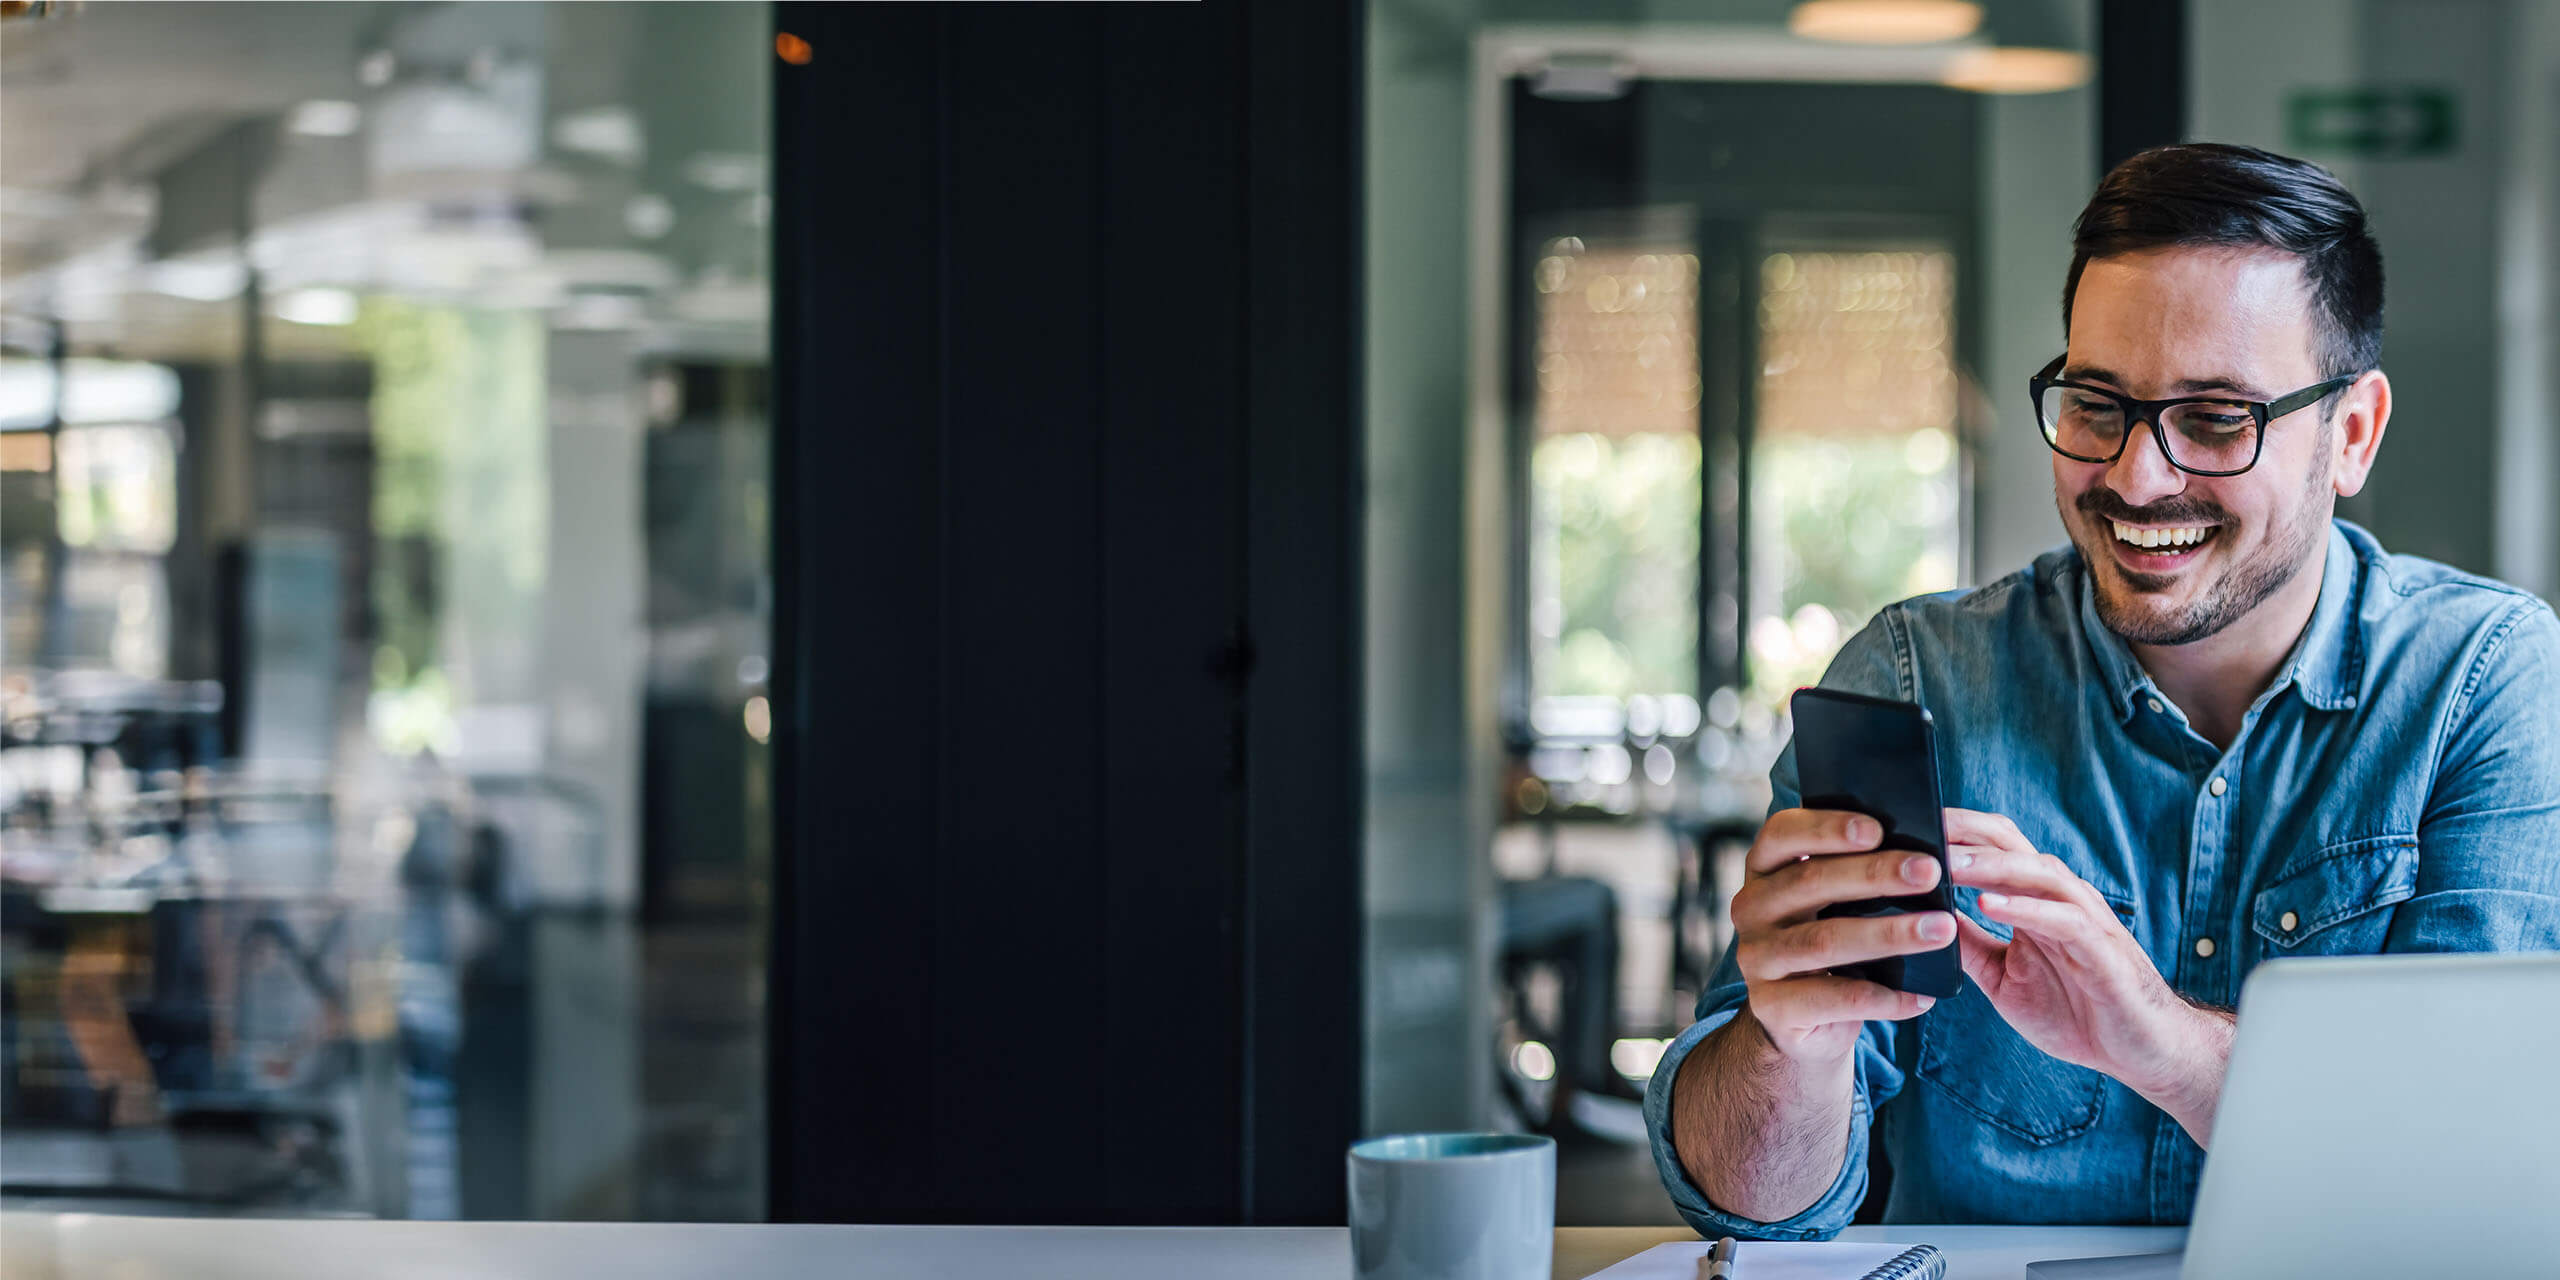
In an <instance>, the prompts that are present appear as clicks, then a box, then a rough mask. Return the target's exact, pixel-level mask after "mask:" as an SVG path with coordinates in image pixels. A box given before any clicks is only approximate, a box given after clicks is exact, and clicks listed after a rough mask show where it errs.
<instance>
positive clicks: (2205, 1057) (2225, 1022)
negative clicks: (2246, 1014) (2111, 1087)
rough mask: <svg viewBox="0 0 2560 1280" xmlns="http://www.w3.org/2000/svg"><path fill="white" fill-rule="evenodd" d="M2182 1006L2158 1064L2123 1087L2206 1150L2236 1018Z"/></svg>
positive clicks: (2210, 1009)
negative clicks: (2167, 1114) (2161, 1112)
mask: <svg viewBox="0 0 2560 1280" xmlns="http://www.w3.org/2000/svg"><path fill="white" fill-rule="evenodd" d="M2180 1003H2181V1005H2182V1006H2183V1008H2182V1010H2181V1012H2182V1014H2183V1016H2182V1017H2180V1018H2179V1019H2178V1021H2177V1022H2176V1024H2175V1025H2176V1027H2177V1031H2176V1033H2175V1034H2174V1035H2173V1036H2171V1037H2170V1038H2169V1042H2168V1043H2169V1048H2168V1051H2167V1052H2166V1053H2165V1055H2164V1056H2163V1058H2162V1060H2161V1061H2160V1062H2159V1063H2157V1064H2154V1066H2153V1067H2152V1068H2151V1069H2150V1070H2148V1071H2146V1072H2144V1073H2143V1078H2142V1079H2139V1080H2133V1079H2128V1080H2126V1081H2125V1083H2126V1084H2128V1085H2130V1086H2132V1087H2133V1090H2134V1092H2136V1093H2139V1094H2141V1095H2142V1096H2143V1098H2144V1099H2145V1100H2147V1101H2149V1102H2150V1103H2151V1105H2153V1106H2155V1107H2158V1108H2160V1109H2161V1110H2162V1111H2166V1112H2168V1113H2169V1116H2170V1118H2171V1119H2173V1120H2176V1121H2177V1122H2178V1124H2179V1125H2180V1126H2181V1127H2183V1128H2184V1129H2186V1131H2187V1136H2188V1137H2191V1138H2193V1139H2195V1140H2196V1145H2197V1146H2205V1145H2207V1144H2208V1143H2209V1142H2210V1141H2211V1139H2212V1137H2213V1114H2214V1110H2215V1108H2216V1107H2218V1106H2219V1105H2221V1102H2222V1077H2223V1075H2224V1074H2225V1072H2227V1071H2228V1070H2229V1069H2230V1066H2231V1037H2232V1034H2233V1033H2234V1032H2235V1031H2236V1030H2238V1028H2239V1016H2238V1015H2237V1014H2234V1013H2233V1012H2232V1011H2231V1010H2229V1009H2223V1008H2217V1007H2215V1006H2212V1005H2201V1004H2190V1003H2186V1002H2184V1001H2181V1002H2180Z"/></svg>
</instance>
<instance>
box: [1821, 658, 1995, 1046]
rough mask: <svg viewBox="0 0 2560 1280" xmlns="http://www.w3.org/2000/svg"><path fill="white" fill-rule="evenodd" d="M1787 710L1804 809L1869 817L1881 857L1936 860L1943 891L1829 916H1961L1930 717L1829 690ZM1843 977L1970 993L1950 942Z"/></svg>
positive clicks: (1852, 905) (1830, 910)
mask: <svg viewBox="0 0 2560 1280" xmlns="http://www.w3.org/2000/svg"><path fill="white" fill-rule="evenodd" d="M1790 705H1791V707H1792V710H1793V714H1794V717H1795V750H1796V781H1797V785H1798V789H1799V790H1800V791H1802V792H1803V794H1804V799H1803V801H1802V804H1803V805H1804V807H1805V808H1808V809H1844V810H1850V811H1854V812H1857V813H1863V814H1865V815H1867V816H1868V817H1871V818H1873V819H1875V820H1876V821H1877V823H1879V824H1880V825H1882V826H1883V827H1884V845H1883V847H1884V848H1887V849H1909V850H1911V851H1913V852H1915V853H1925V854H1928V855H1929V856H1931V857H1933V858H1936V859H1937V860H1938V883H1937V885H1936V886H1935V887H1933V888H1931V889H1930V890H1929V891H1928V892H1926V893H1915V894H1909V895H1905V896H1900V897H1892V898H1869V899H1866V900H1864V901H1861V902H1844V903H1838V904H1836V905H1833V906H1830V907H1826V908H1824V909H1823V911H1822V914H1823V915H1825V916H1880V915H1895V914H1899V913H1902V912H1906V911H1931V910H1936V911H1948V912H1952V911H1954V910H1955V895H1954V891H1953V889H1952V888H1951V887H1950V884H1949V880H1948V875H1947V841H1946V835H1945V832H1944V830H1943V829H1942V826H1941V822H1940V804H1939V799H1938V757H1937V751H1936V748H1935V745H1934V743H1933V741H1932V738H1931V730H1930V722H1929V713H1928V711H1927V710H1926V709H1924V708H1922V707H1921V706H1920V705H1919V704H1917V703H1910V702H1895V701H1892V700H1891V699H1887V698H1870V697H1866V696H1864V695H1862V694H1855V693H1840V692H1838V691H1835V690H1831V689H1800V690H1798V691H1797V692H1796V695H1795V698H1794V700H1793V702H1792V703H1791V704H1790ZM1842 972H1845V973H1847V974H1849V975H1850V976H1852V977H1859V978H1864V979H1866V980H1867V981H1869V982H1874V983H1878V984H1881V985H1883V986H1888V987H1892V988H1893V989H1895V990H1897V991H1910V992H1915V993H1917V994H1920V995H1926V996H1939V997H1945V996H1952V995H1954V994H1956V993H1957V992H1958V991H1960V990H1962V989H1963V984H1964V966H1963V965H1962V964H1960V963H1958V962H1957V959H1956V944H1955V943H1954V942H1952V941H1950V942H1949V943H1947V945H1946V946H1944V947H1942V948H1940V949H1939V950H1936V951H1929V952H1923V953H1921V954H1918V955H1909V956H1895V957H1891V958H1888V959H1884V960H1871V961H1868V962H1866V963H1864V964H1858V965H1851V966H1849V967H1847V968H1846V969H1844V970H1843V971H1842Z"/></svg>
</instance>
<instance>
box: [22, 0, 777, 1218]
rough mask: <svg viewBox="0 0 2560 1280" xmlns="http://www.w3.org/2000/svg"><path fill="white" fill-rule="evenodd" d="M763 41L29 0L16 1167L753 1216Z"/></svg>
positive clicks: (590, 19)
mask: <svg viewBox="0 0 2560 1280" xmlns="http://www.w3.org/2000/svg"><path fill="white" fill-rule="evenodd" d="M769 48H770V33H769V31H768V30H767V15H766V14H765V13H764V12H763V11H762V10H761V9H757V8H754V7H748V6H727V5H716V4H667V5H639V4H627V5H626V4H578V5H571V4H520V5H519V4H487V3H463V4H448V5H431V6H408V5H374V4H309V5H291V6H280V5H225V6H196V5H161V4H142V3H136V4H120V5H90V6H45V7H29V8H28V9H27V10H26V11H25V12H13V13H12V14H11V15H10V17H9V19H8V30H7V32H6V38H5V41H0V57H5V59H6V66H5V71H6V74H5V75H0V114H5V115H6V117H7V118H8V119H9V120H10V121H11V128H10V129H9V130H8V131H7V133H6V134H5V136H0V151H4V152H5V154H0V170H5V173H6V175H7V176H6V188H5V191H0V196H5V199H0V237H5V241H6V255H5V262H4V263H0V725H5V733H4V734H0V833H4V834H5V842H0V946H5V954H4V955H0V1035H5V1044H0V1182H5V1188H4V1189H0V1190H4V1191H5V1196H6V1197H7V1200H8V1202H9V1203H10V1204H11V1205H12V1206H13V1207H15V1206H19V1205H26V1206H31V1207H32V1206H39V1205H40V1206H43V1207H51V1208H65V1207H80V1208H93V1209H103V1210H109V1211H117V1210H140V1211H152V1212H163V1211H168V1210H171V1209H180V1210H186V1211H203V1212H223V1213H252V1214H268V1213H358V1214H373V1215H382V1216H405V1217H419V1218H448V1217H481V1218H633V1217H647V1218H679V1219H690V1220H722V1219H730V1220H752V1219H757V1218H760V1217H762V1216H763V1211H764V1192H763V1186H762V1177H763V1163H764V1157H763V1141H764V1138H763V1124H762V1099H761V1079H762V1066H761V1052H762V1049H761V1045H762V1030H763V1011H762V990H763V980H762V953H763V938H764V927H765V926H764V912H765V894H766V884H767V867H766V845H765V838H764V833H765V831H766V830H767V828H768V826H769V821H768V819H767V816H766V808H765V806H766V804H767V799H766V797H767V790H768V788H767V785H766V781H765V770H766V765H765V750H766V748H765V739H766V738H767V736H768V735H769V733H770V712H769V708H768V707H767V704H766V703H765V701H764V697H763V694H764V679H765V673H766V671H767V669H768V668H767V663H766V654H767V652H768V642H767V631H766V608H767V603H766V601H767V595H768V590H767V585H766V573H767V562H766V554H765V547H766V545H767V537H766V530H765V527H764V523H763V519H764V517H763V513H764V509H765V499H764V491H765V483H766V481H765V472H766V456H767V455H766V446H765V440H766V420H765V396H764V377H765V370H766V350H767V348H766V327H765V313H766V304H765V281H766V233H765V223H766V220H767V218H768V216H769V201H768V199H767V197H766V191H765V178H766V170H767V163H766V146H767V135H768V132H769V129H768V125H767V121H766V111H767V99H768V90H767V87H766V86H767V83H768V82H767V80H766V76H767V75H768V74H769V72H768V67H769V62H768V59H769V58H770V57H771V56H772V55H771V54H770V53H768V52H767V51H768V49H769ZM39 66H41V67H43V68H46V69H47V71H46V74H42V75H38V74H33V69H35V68H37V67H39Z"/></svg>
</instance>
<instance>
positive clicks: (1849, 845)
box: [1744, 809, 1884, 876]
mask: <svg viewBox="0 0 2560 1280" xmlns="http://www.w3.org/2000/svg"><path fill="white" fill-rule="evenodd" d="M1883 840H1884V828H1883V827H1880V826H1878V825H1876V820H1875V819H1873V818H1870V817H1868V816H1866V815H1865V814H1863V813H1846V812H1843V811H1841V810H1838V809H1781V810H1779V811H1778V812H1776V813H1773V814H1770V815H1769V820H1768V821H1767V822H1764V823H1762V824H1761V825H1760V838H1759V839H1756V840H1754V841H1752V842H1751V853H1750V855H1749V856H1748V857H1746V858H1745V859H1744V866H1745V867H1746V868H1747V869H1748V870H1749V872H1750V874H1752V875H1755V876H1756V875H1767V874H1768V873H1770V872H1772V871H1775V870H1777V869H1778V868H1780V867H1783V866H1785V865H1787V864H1788V863H1790V862H1794V861H1795V860H1797V859H1798V858H1804V857H1810V856H1812V855H1814V854H1819V853H1865V852H1866V851H1867V850H1869V849H1873V848H1875V847H1876V846H1877V845H1878V844H1880V843H1882V842H1883Z"/></svg>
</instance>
